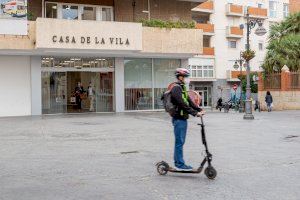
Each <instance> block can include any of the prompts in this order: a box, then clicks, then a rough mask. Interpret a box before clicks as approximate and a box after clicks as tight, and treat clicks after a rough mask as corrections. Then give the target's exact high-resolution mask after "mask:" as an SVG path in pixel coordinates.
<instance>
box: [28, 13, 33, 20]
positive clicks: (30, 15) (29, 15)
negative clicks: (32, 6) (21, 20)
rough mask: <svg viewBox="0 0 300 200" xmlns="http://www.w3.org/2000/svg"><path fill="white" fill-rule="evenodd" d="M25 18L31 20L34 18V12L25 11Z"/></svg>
mask: <svg viewBox="0 0 300 200" xmlns="http://www.w3.org/2000/svg"><path fill="white" fill-rule="evenodd" d="M27 20H29V21H32V20H34V14H33V13H32V12H29V11H28V12H27Z"/></svg>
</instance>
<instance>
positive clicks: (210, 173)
mask: <svg viewBox="0 0 300 200" xmlns="http://www.w3.org/2000/svg"><path fill="white" fill-rule="evenodd" d="M200 119H201V123H199V124H198V125H199V126H201V135H202V143H203V145H204V147H205V153H206V156H205V158H204V159H203V161H202V162H201V164H200V166H199V168H198V169H193V170H191V171H179V170H176V169H175V168H173V167H170V166H169V164H168V163H167V162H165V161H161V162H159V163H157V164H156V166H157V172H158V173H159V174H160V175H166V174H167V173H168V172H173V173H190V174H199V173H201V172H202V169H203V167H204V165H205V164H206V162H207V163H208V166H207V167H206V168H205V170H204V174H205V175H206V176H207V178H209V179H214V178H216V176H217V171H216V170H215V168H213V166H212V165H211V162H212V154H211V153H209V151H208V147H207V143H206V137H205V126H204V122H203V118H202V117H200Z"/></svg>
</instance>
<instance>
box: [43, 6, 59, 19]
mask: <svg viewBox="0 0 300 200" xmlns="http://www.w3.org/2000/svg"><path fill="white" fill-rule="evenodd" d="M46 18H57V4H56V3H46Z"/></svg>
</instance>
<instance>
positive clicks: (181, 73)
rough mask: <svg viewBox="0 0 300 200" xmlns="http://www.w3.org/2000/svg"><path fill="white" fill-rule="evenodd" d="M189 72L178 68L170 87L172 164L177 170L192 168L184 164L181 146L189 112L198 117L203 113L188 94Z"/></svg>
mask: <svg viewBox="0 0 300 200" xmlns="http://www.w3.org/2000/svg"><path fill="white" fill-rule="evenodd" d="M189 75H190V73H189V71H188V70H187V69H184V68H178V69H177V70H176V72H175V76H176V78H177V82H176V84H175V85H174V87H173V88H172V89H171V102H172V104H173V105H175V106H176V111H175V113H174V114H173V115H172V123H173V127H174V136H175V148H174V164H175V168H176V169H177V170H179V171H191V170H192V169H193V168H192V167H191V166H189V165H186V164H185V161H184V159H183V146H184V143H185V137H186V132H187V125H188V123H187V119H188V118H189V114H190V115H193V116H194V117H195V116H197V117H200V116H202V115H203V114H204V111H202V109H201V108H200V107H199V106H197V105H195V104H194V103H193V101H191V99H190V97H189V96H188V92H187V87H188V84H189V81H188V80H187V77H189ZM186 85H187V86H186Z"/></svg>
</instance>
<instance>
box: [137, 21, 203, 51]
mask: <svg viewBox="0 0 300 200" xmlns="http://www.w3.org/2000/svg"><path fill="white" fill-rule="evenodd" d="M201 32H202V31H200V30H198V29H176V28H172V29H166V28H153V27H143V51H142V53H164V54H181V55H184V54H190V55H195V54H199V52H202V40H203V39H202V33H201ZM183 35H184V37H182V36H183Z"/></svg>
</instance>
